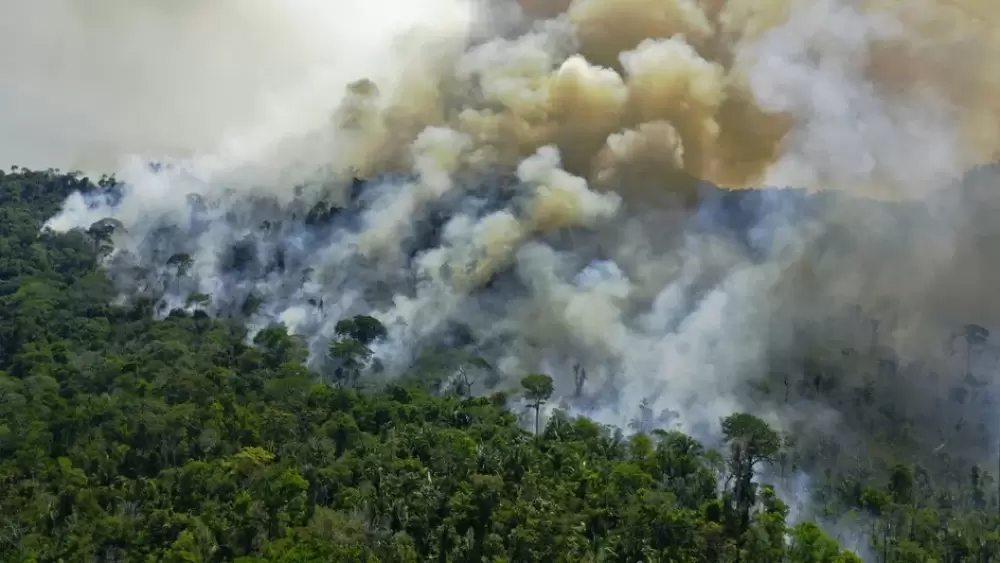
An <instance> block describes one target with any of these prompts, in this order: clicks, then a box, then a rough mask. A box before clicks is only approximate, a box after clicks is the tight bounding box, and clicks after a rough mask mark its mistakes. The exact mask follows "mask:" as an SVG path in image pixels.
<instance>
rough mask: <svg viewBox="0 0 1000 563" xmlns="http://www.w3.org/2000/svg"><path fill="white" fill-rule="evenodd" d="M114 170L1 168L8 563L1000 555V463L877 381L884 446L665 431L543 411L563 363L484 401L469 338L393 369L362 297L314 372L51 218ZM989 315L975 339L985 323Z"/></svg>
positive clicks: (728, 423) (2, 435)
mask: <svg viewBox="0 0 1000 563" xmlns="http://www.w3.org/2000/svg"><path fill="white" fill-rule="evenodd" d="M114 184H115V182H114V180H113V179H110V178H106V179H103V180H102V181H101V182H100V186H99V185H96V184H94V183H91V181H90V180H88V179H87V178H81V177H79V176H78V175H68V174H60V173H57V172H52V171H49V172H34V171H27V170H24V171H16V172H13V173H3V174H2V175H0V204H2V208H0V213H2V217H0V236H2V238H0V248H2V252H0V257H2V258H0V259H2V288H0V294H2V297H0V314H2V315H3V319H2V320H3V322H2V324H0V327H2V333H0V368H2V371H0V402H2V403H3V408H2V409H0V413H2V414H0V452H2V457H0V482H2V483H3V486H2V487H0V490H2V491H3V493H2V495H0V505H2V506H0V514H3V524H2V526H0V550H2V551H0V558H2V559H3V560H5V561H8V560H9V561H58V560H63V561H90V560H95V561H149V560H157V561H228V560H240V561H425V560H439V561H623V562H624V561H692V562H694V561H704V562H722V561H726V562H728V561H744V562H748V561H756V562H760V563H765V562H767V563H772V562H775V561H787V562H789V563H799V562H803V563H804V562H817V563H819V562H847V561H854V560H857V556H856V555H854V554H852V553H851V551H854V552H856V553H859V554H861V555H862V556H864V557H865V558H866V559H870V560H872V561H894V562H900V563H902V562H914V563H916V562H928V561H949V562H958V561H981V562H985V561H993V560H995V559H996V558H997V557H998V556H1000V543H998V535H997V522H998V520H997V514H998V510H1000V505H998V502H997V494H996V487H997V482H996V479H995V476H994V475H995V474H991V473H990V471H989V470H988V469H986V468H984V467H982V466H980V465H976V464H974V463H969V462H967V461H965V460H963V459H961V458H954V457H950V456H947V455H945V456H944V457H941V456H938V457H934V456H933V455H931V452H927V451H925V450H924V447H925V446H926V444H927V443H928V440H930V441H931V442H933V441H934V440H936V439H937V436H925V435H923V434H922V433H923V432H928V431H929V430H926V429H925V428H924V426H922V425H921V423H920V421H915V420H908V419H906V418H905V416H902V415H901V414H898V413H896V414H893V416H891V417H890V416H888V415H879V414H878V412H879V411H880V410H884V409H885V408H887V406H888V405H891V402H889V400H888V399H887V398H885V397H884V396H881V395H880V394H879V392H878V388H877V387H873V388H867V387H862V388H857V389H854V390H852V391H850V392H849V393H847V394H846V395H843V396H844V397H848V396H850V394H851V393H857V394H858V395H857V400H858V403H857V409H858V410H857V411H856V412H857V413H859V415H861V416H867V417H869V419H870V420H876V419H875V418H874V417H878V416H886V417H887V418H884V419H878V420H879V425H878V427H877V428H878V432H873V433H871V434H869V435H868V436H866V437H865V439H864V441H863V442H861V443H854V442H851V441H849V442H848V443H842V442H841V441H840V437H839V436H837V435H830V436H828V438H827V439H826V440H824V441H822V442H821V443H818V444H817V443H812V442H806V443H804V444H798V443H797V442H796V438H797V436H796V435H794V434H788V433H782V432H779V431H778V430H777V429H775V428H774V427H772V426H771V425H769V424H768V423H767V422H765V421H763V420H761V419H760V418H757V417H755V416H753V415H752V414H747V413H734V414H731V415H729V416H726V417H724V418H722V419H720V420H719V421H718V426H717V428H716V429H715V431H714V432H715V433H716V434H717V435H719V436H721V437H722V442H721V443H719V444H718V446H719V447H718V448H717V449H709V448H706V447H705V446H704V445H702V444H700V443H699V442H698V441H696V440H694V439H693V438H691V437H689V436H687V435H684V434H683V433H680V432H677V431H672V430H669V429H666V430H664V429H659V428H658V425H657V424H656V422H655V420H654V419H653V417H652V416H651V413H649V412H648V411H649V409H648V407H645V406H644V405H637V413H638V414H637V416H636V417H635V420H634V421H633V424H632V428H631V429H625V430H627V433H623V432H622V430H620V429H614V428H612V427H607V426H604V425H601V424H597V423H595V422H593V421H591V420H588V419H587V418H585V417H574V416H570V415H569V414H568V413H566V412H565V411H562V410H559V409H556V410H555V411H553V412H552V413H551V415H550V416H546V417H543V418H540V417H539V413H540V409H542V408H543V407H545V406H546V405H547V403H548V402H549V400H550V398H551V397H552V394H553V380H552V378H551V377H549V376H548V375H546V374H525V376H524V377H523V378H522V379H521V380H520V382H519V384H518V385H517V386H515V387H510V386H508V387H506V388H503V389H498V390H496V391H495V392H493V393H492V394H489V395H486V396H481V397H477V396H473V395H470V389H471V386H470V385H468V378H470V377H473V376H472V375H470V373H472V371H473V370H479V371H478V372H476V373H480V372H481V373H485V372H489V371H490V370H491V369H492V366H491V365H490V364H489V363H488V362H486V361H484V360H483V359H482V358H480V357H473V356H470V355H468V354H461V353H457V352H454V351H451V352H449V351H448V350H443V351H440V352H439V353H438V354H437V356H436V359H435V358H431V359H428V358H426V357H425V358H424V361H422V362H420V363H418V364H415V365H414V367H413V368H412V369H411V370H409V371H408V372H406V373H405V374H403V375H402V377H399V378H396V379H391V380H387V379H385V378H384V377H382V376H380V374H379V370H378V369H373V366H374V364H376V363H377V362H376V360H377V357H373V356H374V351H373V348H372V346H373V345H374V344H375V343H377V342H378V341H379V340H381V339H383V338H385V336H386V333H385V328H384V327H383V326H382V325H381V323H379V322H378V321H377V320H375V319H374V318H372V317H368V316H364V315H360V316H355V317H353V318H350V317H349V318H344V319H342V320H341V322H339V323H337V331H336V334H335V335H334V336H333V337H332V338H330V339H329V342H328V350H327V355H328V357H329V358H331V359H337V360H339V361H338V362H335V365H336V367H335V368H333V369H332V371H320V372H316V371H310V370H309V369H307V368H306V367H305V366H304V364H303V362H304V361H305V359H306V357H307V354H308V350H307V349H306V348H305V345H304V342H303V341H302V339H300V338H298V337H296V336H295V335H292V334H289V333H288V331H287V330H286V329H285V328H284V327H283V326H281V325H273V326H270V327H268V328H265V329H263V330H260V331H258V332H256V333H255V334H253V336H252V338H249V339H248V336H249V335H248V327H247V325H246V324H245V323H246V321H247V319H249V318H250V314H249V313H248V314H246V315H239V314H235V315H233V316H231V317H229V318H225V317H224V318H213V317H211V316H209V315H207V314H206V313H205V311H204V310H203V307H204V305H205V303H206V302H207V301H208V300H209V299H210V297H211V296H194V297H193V298H192V299H191V300H190V301H189V302H188V303H187V304H186V306H184V307H178V308H174V309H173V310H170V311H165V312H162V313H161V314H160V315H158V316H157V315H156V310H157V308H158V305H157V303H156V302H155V301H154V300H150V299H148V298H145V297H143V296H141V295H140V296H137V297H136V298H134V299H130V300H127V301H126V302H121V303H119V304H115V296H116V292H115V289H114V286H113V284H112V282H111V281H110V280H109V279H108V277H107V275H106V273H105V271H104V270H103V269H102V268H101V267H100V266H99V262H98V260H99V259H100V258H101V256H102V255H104V254H106V253H107V251H108V249H107V248H105V246H104V245H105V244H106V242H104V241H105V240H106V238H107V233H106V232H103V231H102V230H101V225H95V226H94V228H93V229H89V230H72V231H69V232H66V233H64V234H58V233H53V232H51V231H47V230H43V229H41V227H42V225H43V223H44V222H45V220H46V219H48V218H49V217H50V216H52V215H54V214H55V213H56V212H57V211H58V209H59V206H60V205H61V203H62V201H63V199H64V198H65V197H66V196H68V195H69V194H70V193H72V192H74V191H77V190H79V191H83V192H93V191H96V190H102V189H108V188H109V187H111V186H113V185H114ZM174 261H175V262H178V263H180V262H184V260H183V258H182V257H181V258H175V259H174ZM177 265H178V266H180V264H177ZM165 275H167V274H165ZM168 283H169V280H168ZM969 330H970V334H969V339H970V341H973V340H977V339H979V340H981V339H982V338H983V337H985V336H986V335H985V333H984V329H980V328H975V327H973V328H970V329H969ZM453 350H454V349H453ZM852 354H855V355H862V356H863V355H865V354H867V352H866V351H865V350H864V349H860V350H854V351H853V352H852ZM432 360H433V361H432ZM810 361H816V362H822V361H823V360H819V359H817V360H810ZM843 361H844V362H849V361H858V360H856V359H848V360H843ZM846 365H847V364H841V363H836V362H835V363H832V364H822V363H820V365H819V366H818V367H814V368H810V369H814V370H817V371H816V372H815V374H811V372H805V373H802V374H799V377H801V378H802V380H801V382H799V381H792V382H789V381H788V379H787V377H788V376H784V379H777V380H774V381H772V383H773V382H777V381H782V382H784V383H785V385H786V386H787V385H796V386H797V385H809V386H814V389H812V390H811V391H810V393H814V394H815V395H816V396H817V397H818V398H820V399H827V400H834V399H835V398H837V397H840V396H841V395H842V392H841V391H840V390H838V388H837V385H838V381H837V379H836V375H834V372H832V371H830V370H835V369H844V368H845V366H846ZM578 373H579V372H578ZM442 374H446V375H450V376H451V379H450V381H451V384H450V385H445V386H442V384H441V379H440V378H441V376H442ZM886 377H890V378H891V377H894V376H892V375H889V376H886ZM814 379H815V380H814ZM760 392H761V393H770V394H774V395H778V396H780V395H781V394H783V393H788V392H789V391H788V390H787V389H781V388H780V387H779V388H776V389H773V390H770V391H767V390H761V391H760ZM956 393H957V392H956ZM966 393H969V392H966ZM971 393H972V394H973V395H975V394H976V393H977V391H976V388H975V386H973V388H972V391H971ZM952 400H956V399H955V398H952ZM962 400H963V401H964V400H967V398H966V397H963V398H962ZM890 408H891V407H890ZM522 412H524V413H526V414H527V420H528V421H530V422H527V421H525V420H524V417H522V416H520V415H521V414H522ZM865 413H869V414H865ZM887 421H891V422H887ZM525 422H527V423H525ZM967 434H968V432H965V433H960V435H967ZM847 439H848V440H854V439H856V438H854V437H851V438H847ZM848 448H850V449H851V450H855V451H845V450H847V449H848ZM857 448H863V450H864V451H863V452H859V451H857ZM915 460H920V463H914V462H915ZM802 468H807V469H808V472H809V475H810V479H811V481H812V482H811V486H810V491H809V492H808V493H807V492H801V491H799V493H800V494H801V495H808V496H809V499H808V500H809V504H810V506H812V507H813V508H814V510H813V511H812V516H813V517H815V518H818V519H819V521H820V524H821V526H817V525H816V524H813V523H811V522H809V521H808V520H806V519H799V520H798V521H795V522H792V521H789V510H790V507H789V506H788V505H787V504H786V503H785V502H782V500H780V495H779V494H778V493H776V490H777V491H781V490H788V483H789V482H791V481H794V479H796V478H797V477H796V476H797V475H800V473H799V471H800V470H801V469H802ZM766 483H772V484H766ZM793 490H794V489H793ZM792 500H795V499H792ZM824 526H825V527H826V529H828V530H831V531H833V533H834V536H831V535H829V534H828V533H825V532H824V531H822V530H823V527H824ZM845 548H846V550H845Z"/></svg>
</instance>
